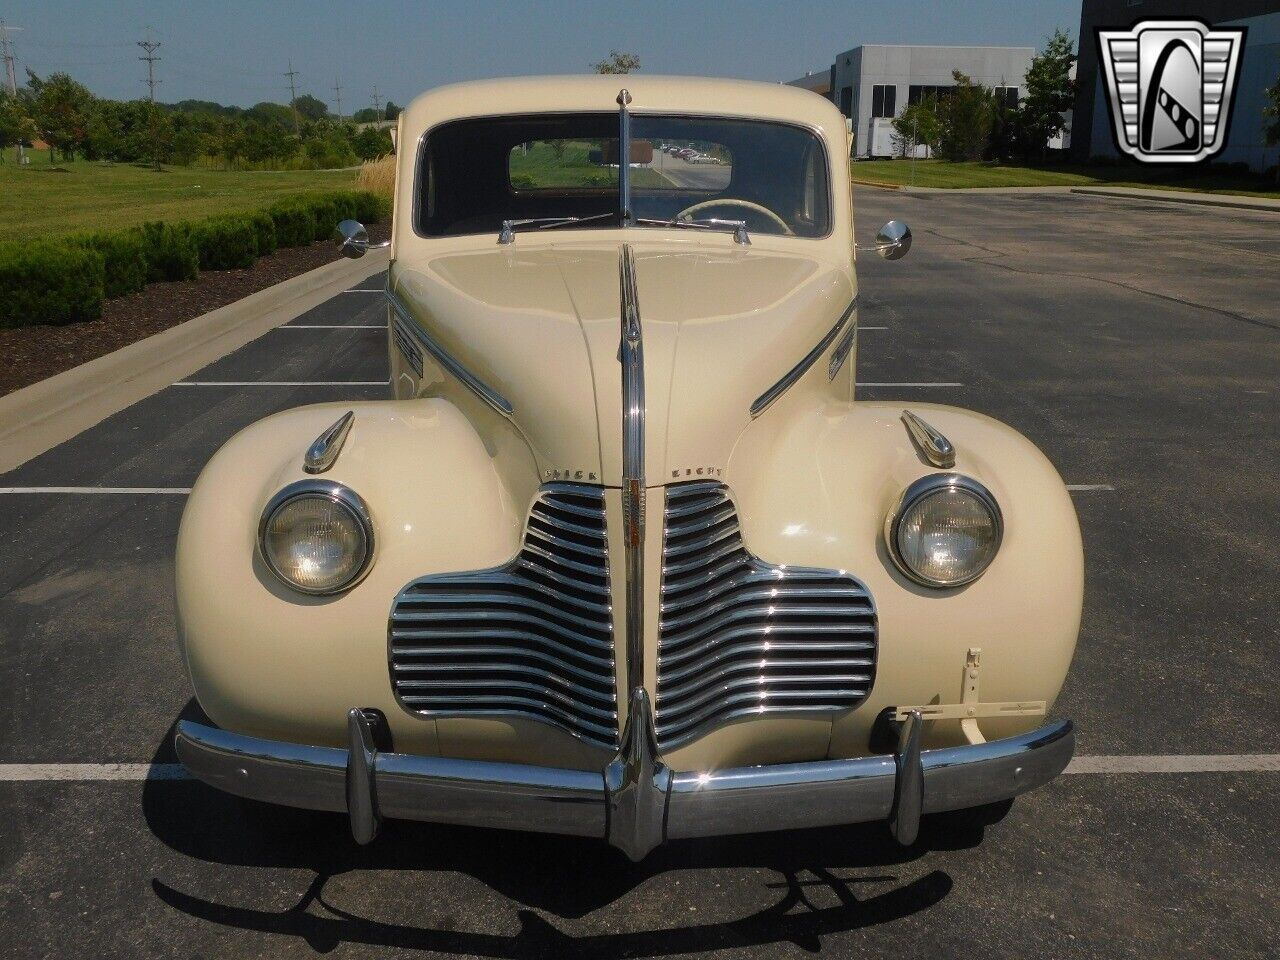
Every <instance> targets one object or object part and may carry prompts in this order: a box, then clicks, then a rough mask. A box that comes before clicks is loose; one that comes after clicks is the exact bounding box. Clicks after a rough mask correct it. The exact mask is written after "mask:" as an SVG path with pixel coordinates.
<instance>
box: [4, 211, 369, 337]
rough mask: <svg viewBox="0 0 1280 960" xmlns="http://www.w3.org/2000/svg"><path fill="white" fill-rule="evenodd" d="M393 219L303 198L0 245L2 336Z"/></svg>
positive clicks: (90, 315)
mask: <svg viewBox="0 0 1280 960" xmlns="http://www.w3.org/2000/svg"><path fill="white" fill-rule="evenodd" d="M390 212H391V203H390V200H389V199H388V198H386V197H382V196H378V195H376V194H372V193H367V192H364V191H354V190H353V191H343V192H339V193H308V194H299V195H297V196H293V197H287V198H285V199H283V200H280V201H277V202H276V203H274V204H272V205H271V206H270V207H268V208H267V209H266V210H259V211H255V212H252V213H238V214H223V215H220V216H216V217H210V218H208V219H206V220H197V221H195V222H193V223H144V224H143V225H142V226H141V227H131V228H129V229H127V230H120V231H116V232H112V233H91V234H79V235H76V236H72V237H64V238H58V239H54V240H44V241H38V242H35V243H27V242H24V243H0V328H4V327H25V326H30V325H34V324H67V323H80V322H83V321H85V320H96V319H97V318H98V317H100V316H101V315H102V301H103V300H104V299H105V298H107V297H120V296H124V295H125V294H127V293H133V292H135V291H137V290H140V289H142V287H143V285H144V284H146V283H155V282H158V281H161V280H191V279H193V278H194V277H195V276H196V275H197V274H198V273H199V272H200V270H201V269H202V268H203V269H205V270H234V269H240V268H243V267H249V266H252V265H253V261H254V260H255V259H256V258H258V257H261V256H265V255H266V254H268V253H271V252H272V251H274V250H276V249H278V248H279V247H297V246H305V245H306V244H309V243H311V242H312V241H314V240H329V239H332V237H333V234H334V228H335V227H336V226H337V224H338V221H339V220H359V221H360V222H362V223H366V224H372V223H379V222H381V221H383V220H385V219H386V218H387V216H388V215H389V214H390Z"/></svg>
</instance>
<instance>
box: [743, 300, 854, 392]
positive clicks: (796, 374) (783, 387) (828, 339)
mask: <svg viewBox="0 0 1280 960" xmlns="http://www.w3.org/2000/svg"><path fill="white" fill-rule="evenodd" d="M856 309H858V298H857V297H854V298H853V300H852V301H850V303H849V306H848V307H846V308H845V311H844V313H842V314H841V315H840V319H839V320H837V321H836V324H835V326H834V327H832V328H831V329H830V330H829V331H828V332H827V335H826V336H825V337H823V338H822V339H821V340H820V341H818V345H817V346H816V347H814V348H813V349H812V350H810V351H809V352H808V353H807V354H805V358H804V359H803V360H801V361H800V362H799V363H797V364H796V365H795V366H794V367H792V368H791V369H790V370H788V371H787V373H786V374H785V375H784V376H783V377H782V379H781V380H779V381H778V382H777V383H775V384H774V385H773V386H772V387H770V388H769V389H768V390H766V391H765V392H764V393H762V394H760V396H758V397H757V398H756V401H755V403H753V404H751V416H753V417H758V416H760V414H762V413H764V412H765V411H766V410H768V409H769V408H770V407H771V406H773V404H774V401H776V400H777V399H778V398H779V397H781V396H782V395H783V394H784V393H786V392H787V391H788V390H790V389H791V385H792V384H794V383H795V382H796V381H797V380H799V379H800V378H801V377H803V376H804V375H805V374H806V373H807V372H808V370H809V368H810V367H812V366H813V365H814V364H815V363H817V362H818V358H819V357H821V356H822V355H823V354H824V353H826V352H827V348H828V347H830V346H831V344H833V343H834V342H835V339H836V337H838V336H839V335H840V331H841V330H843V329H844V325H845V324H846V323H847V322H848V320H849V318H850V317H851V316H853V311H855V310H856Z"/></svg>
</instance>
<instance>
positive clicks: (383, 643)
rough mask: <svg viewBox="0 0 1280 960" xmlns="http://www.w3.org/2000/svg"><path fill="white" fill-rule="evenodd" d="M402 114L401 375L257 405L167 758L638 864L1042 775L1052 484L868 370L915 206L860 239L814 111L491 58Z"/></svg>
mask: <svg viewBox="0 0 1280 960" xmlns="http://www.w3.org/2000/svg"><path fill="white" fill-rule="evenodd" d="M622 86H625V87H626V89H620V87H622ZM397 133H398V136H397V141H396V142H397V144H398V157H397V161H396V162H397V165H398V166H397V185H396V195H395V215H394V218H393V221H394V222H393V226H392V233H391V239H390V242H389V246H390V268H389V272H388V274H387V281H386V299H387V317H388V336H387V346H388V351H389V355H390V371H391V378H390V379H391V393H392V398H390V399H386V400H369V401H360V402H349V403H321V404H315V405H312V406H306V407H300V408H297V409H293V410H287V411H285V412H283V413H279V414H276V415H275V416H272V417H268V418H267V419H265V420H263V421H261V422H259V423H256V424H254V425H252V426H250V427H248V428H247V429H245V430H243V431H242V432H240V433H239V434H238V435H236V436H235V437H233V438H232V439H231V440H230V441H229V442H228V443H227V444H226V445H225V446H224V447H223V448H222V449H221V450H220V451H219V452H218V453H217V454H216V455H215V456H214V457H213V459H212V460H211V461H210V462H209V464H208V466H207V467H206V468H205V470H204V471H203V473H202V474H201V476H200V479H199V481H198V482H197V483H196V485H195V487H194V489H193V490H192V492H191V496H190V499H189V502H188V504H187V508H186V512H185V515H184V517H183V521H182V528H181V533H180V535H179V540H178V548H177V549H178V555H177V590H178V603H179V613H180V636H181V643H182V647H183V651H184V654H185V658H186V664H187V667H188V670H189V673H190V677H191V682H192V684H193V685H194V688H195V692H196V696H197V698H198V700H199V703H200V705H201V707H202V708H203V711H204V714H205V717H206V718H207V719H205V718H201V719H200V720H199V721H198V722H197V721H195V720H184V721H183V722H182V723H181V724H180V725H179V728H178V731H177V750H178V755H179V757H180V758H181V760H182V762H183V763H184V764H185V765H186V766H187V768H188V769H189V770H190V771H191V773H192V774H193V775H195V776H196V777H198V778H200V779H202V780H204V781H206V782H207V783H209V784H212V785H213V786H215V787H218V788H220V789H222V790H225V791H228V792H230V793H233V794H238V795H241V796H244V797H249V798H253V799H256V800H262V801H269V802H272V803H279V804H288V805H293V806H297V807H305V808H312V809H318V810H329V811H335V812H341V813H343V814H345V815H346V816H347V817H349V819H350V824H351V830H352V832H353V835H354V837H355V839H356V840H357V841H359V842H361V843H367V842H369V841H371V840H372V839H373V838H374V837H375V835H376V834H377V832H378V829H379V826H380V824H381V823H382V822H383V821H384V820H386V819H389V818H403V819H415V820H425V821H432V822H438V823H445V824H466V825H472V826H485V827H494V828H508V829H518V830H527V831H542V832H548V833H558V834H572V835H581V836H590V837H597V838H600V839H602V840H605V841H607V842H608V843H610V844H613V845H614V846H616V847H618V848H619V849H621V850H622V851H623V852H624V853H626V854H627V855H628V856H630V857H632V858H634V859H639V858H641V857H643V856H645V855H646V854H647V853H648V852H649V851H651V850H652V849H654V848H655V847H656V846H658V845H659V844H662V843H664V842H666V841H670V840H679V839H682V838H691V837H706V836H716V835H723V834H732V833H749V832H758V831H769V830H794V829H800V828H806V827H819V826H836V825H841V824H849V823H856V822H864V821H875V820H879V821H884V822H885V823H886V824H887V826H888V829H889V830H891V831H892V833H893V835H894V836H895V837H896V838H897V839H898V840H899V841H900V842H902V843H904V844H911V843H913V842H914V841H915V839H916V835H917V831H918V829H919V824H920V819H921V817H922V815H925V814H929V813H931V812H935V811H943V810H955V809H963V808H970V807H978V806H983V805H987V804H993V803H998V802H1003V801H1005V800H1007V799H1008V798H1011V797H1013V796H1015V795H1017V794H1020V793H1023V792H1024V791H1027V790H1030V789H1033V788H1035V787H1038V786H1040V785H1043V784H1045V783H1046V782H1048V781H1049V780H1051V779H1052V778H1054V777H1055V776H1057V775H1058V774H1059V773H1060V772H1061V771H1062V770H1063V768H1064V767H1065V766H1066V764H1067V762H1068V761H1069V760H1070V758H1071V753H1072V749H1073V743H1074V741H1073V732H1072V725H1071V722H1070V721H1069V720H1065V719H1057V720H1052V721H1050V720H1049V719H1048V717H1047V716H1046V714H1047V712H1048V711H1049V709H1050V708H1051V707H1052V705H1053V702H1054V699H1055V698H1056V696H1057V695H1058V692H1059V690H1060V688H1061V686H1062V683H1063V680H1064V677H1065V675H1066V672H1067V669H1068V667H1069V665H1070V662H1071V657H1072V653H1073V651H1074V648H1075V642H1076V636H1077V633H1078V630H1079V625H1080V610H1081V598H1082V592H1083V559H1082V552H1081V543H1080V531H1079V526H1078V523H1077V520H1076V516H1075V512H1074V509H1073V507H1072V504H1071V500H1070V497H1069V495H1068V493H1067V490H1066V488H1065V487H1064V485H1063V483H1062V480H1061V479H1060V478H1059V476H1058V474H1057V472H1056V471H1055V470H1054V468H1053V466H1052V465H1051V464H1050V463H1049V461H1048V460H1047V459H1046V458H1045V457H1044V456H1043V455H1042V454H1041V453H1040V452H1039V451H1038V450H1037V449H1036V448H1035V447H1034V446H1033V445H1032V444H1031V443H1030V442H1029V441H1028V440H1026V439H1025V438H1024V437H1022V436H1021V435H1019V434H1018V433H1017V432H1015V431H1014V430H1012V429H1011V428H1009V427H1007V426H1005V425H1003V424H1001V423H998V422H996V421H994V420H992V419H990V418H988V417H985V416H982V415H980V414H977V413H973V412H970V411H966V410H961V409H957V408H955V407H949V406H942V405H937V404H932V403H924V402H921V403H916V402H914V401H912V402H907V403H904V402H901V401H899V402H887V401H873V400H858V399H855V383H856V377H855V371H856V359H857V347H858V323H859V297H858V285H857V278H856V272H855V264H856V257H857V251H858V250H859V249H862V250H867V251H873V252H875V253H878V254H879V255H880V256H882V257H885V258H886V259H889V260H896V259H898V258H899V257H901V256H902V255H903V254H905V253H906V252H907V250H908V249H909V247H910V245H911V233H910V231H909V229H907V227H906V226H905V225H904V224H902V223H900V222H897V221H891V222H890V223H888V224H886V225H885V227H883V228H882V229H881V230H880V232H879V233H878V235H877V236H876V238H875V241H874V242H870V243H868V244H867V245H866V246H865V247H858V246H856V245H855V243H854V239H853V238H854V224H853V203H852V195H851V190H850V185H849V183H850V181H849V173H850V171H849V161H848V156H849V144H848V134H847V132H846V127H845V122H844V118H843V117H842V116H841V114H840V113H839V111H838V110H837V109H836V108H835V107H834V106H833V105H832V104H831V103H829V102H827V101H825V100H823V99H821V98H819V97H817V96H814V95H813V94H811V93H809V92H806V91H803V90H799V89H796V88H792V87H786V86H774V85H768V84H752V83H743V82H732V81H719V80H701V79H688V78H664V77H636V76H630V77H624V78H620V77H605V76H602V77H564V78H533V79H521V80H497V81H486V82H478V83H468V84H460V85H456V86H450V87H444V88H440V89H437V90H434V91H431V92H429V93H426V94H424V95H422V96H421V97H419V98H418V99H417V100H416V101H414V103H413V104H412V105H411V106H410V107H409V108H407V109H406V110H405V111H404V112H403V114H402V115H401V117H400V119H399V128H398V131H397ZM338 230H339V238H340V243H341V245H342V248H343V252H344V253H346V254H348V255H349V256H353V257H354V256H361V255H363V254H365V252H366V251H367V250H368V249H369V248H370V247H371V246H374V245H373V244H371V243H370V241H369V239H368V236H367V234H366V232H365V231H364V228H363V227H362V226H361V225H360V224H358V223H354V222H351V221H346V222H344V223H342V224H341V225H339V228H338ZM891 282H895V283H903V284H910V283H911V280H910V270H909V268H906V269H898V268H894V273H893V278H892V281H891ZM901 322H902V323H904V324H908V323H910V318H909V317H907V318H904V319H903V320H902V321H901Z"/></svg>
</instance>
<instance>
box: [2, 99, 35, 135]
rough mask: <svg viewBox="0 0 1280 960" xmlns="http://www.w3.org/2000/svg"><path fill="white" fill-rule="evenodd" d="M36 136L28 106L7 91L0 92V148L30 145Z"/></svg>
mask: <svg viewBox="0 0 1280 960" xmlns="http://www.w3.org/2000/svg"><path fill="white" fill-rule="evenodd" d="M35 136H36V125H35V122H34V121H33V120H32V119H31V117H30V115H29V114H28V113H27V108H26V104H24V103H23V102H22V101H21V100H20V99H19V98H18V97H15V96H13V95H12V94H10V93H8V92H7V91H0V148H4V147H16V146H17V145H19V144H27V143H30V142H31V141H32V140H34V139H35Z"/></svg>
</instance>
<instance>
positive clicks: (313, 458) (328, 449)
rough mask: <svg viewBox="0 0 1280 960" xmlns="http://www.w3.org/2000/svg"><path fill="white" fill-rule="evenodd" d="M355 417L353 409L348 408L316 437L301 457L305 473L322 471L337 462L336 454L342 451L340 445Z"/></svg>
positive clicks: (345, 438) (343, 441) (349, 430)
mask: <svg viewBox="0 0 1280 960" xmlns="http://www.w3.org/2000/svg"><path fill="white" fill-rule="evenodd" d="M355 419H356V413H355V411H354V410H348V411H347V412H346V413H344V414H343V415H342V416H341V417H339V418H338V421H337V422H336V423H335V424H334V425H333V426H331V427H329V429H327V430H326V431H325V432H324V433H322V434H320V436H318V437H316V439H315V441H314V442H313V443H312V444H311V446H309V447H307V453H306V455H305V456H304V457H303V458H302V469H303V470H305V471H306V472H307V473H324V472H325V471H326V470H328V469H329V468H330V467H332V466H333V465H334V464H335V463H337V461H338V454H340V453H341V452H342V445H343V444H344V443H346V442H347V434H349V433H350V432H351V424H353V423H354V422H355Z"/></svg>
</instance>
